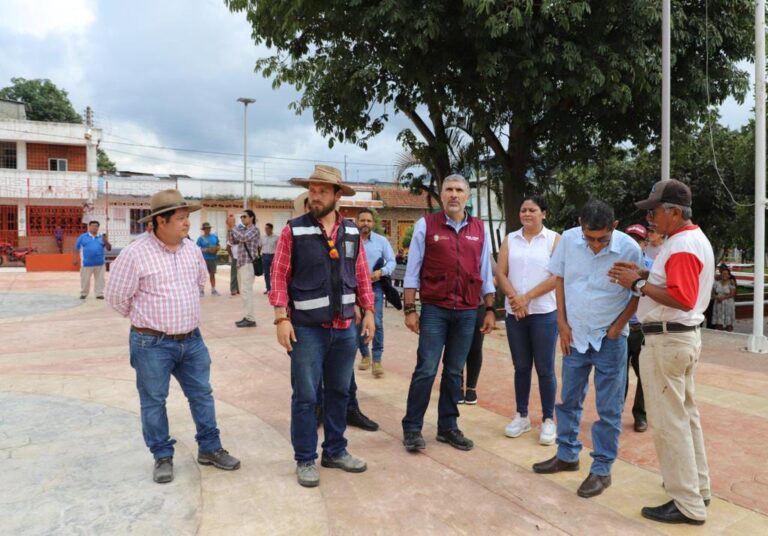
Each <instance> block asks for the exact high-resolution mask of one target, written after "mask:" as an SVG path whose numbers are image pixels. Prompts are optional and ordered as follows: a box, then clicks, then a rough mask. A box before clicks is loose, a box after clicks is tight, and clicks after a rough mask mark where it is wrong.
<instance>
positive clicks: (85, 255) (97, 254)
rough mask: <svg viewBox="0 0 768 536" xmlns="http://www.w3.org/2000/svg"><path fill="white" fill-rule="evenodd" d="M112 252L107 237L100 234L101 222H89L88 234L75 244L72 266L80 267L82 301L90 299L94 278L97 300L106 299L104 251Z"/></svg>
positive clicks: (82, 235) (79, 238) (78, 239)
mask: <svg viewBox="0 0 768 536" xmlns="http://www.w3.org/2000/svg"><path fill="white" fill-rule="evenodd" d="M105 248H106V249H107V251H111V250H112V244H110V243H109V241H108V240H107V235H106V234H103V235H100V234H99V222H97V221H95V220H93V221H89V222H88V232H86V233H83V234H81V235H80V236H79V237H78V238H77V242H75V254H74V257H73V259H72V264H74V265H75V266H77V265H78V264H79V265H80V299H81V300H84V299H85V298H87V297H88V292H89V291H90V289H91V276H93V279H94V284H93V287H94V288H93V291H94V292H95V293H96V299H97V300H103V299H104V270H105V269H104V249H105Z"/></svg>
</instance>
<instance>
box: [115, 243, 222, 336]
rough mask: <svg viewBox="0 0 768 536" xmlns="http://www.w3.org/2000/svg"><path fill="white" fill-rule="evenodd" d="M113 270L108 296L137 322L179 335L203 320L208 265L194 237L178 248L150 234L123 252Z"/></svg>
mask: <svg viewBox="0 0 768 536" xmlns="http://www.w3.org/2000/svg"><path fill="white" fill-rule="evenodd" d="M109 274H110V276H109V280H108V281H107V290H106V292H105V294H104V297H105V298H106V300H107V303H108V304H109V305H110V306H112V308H114V309H115V310H116V311H117V312H118V313H120V314H121V315H123V316H128V317H130V319H131V324H132V325H134V326H136V327H138V328H149V329H154V330H156V331H162V332H163V333H168V334H171V335H178V334H181V333H188V332H190V331H192V330H193V329H195V328H196V327H197V326H198V324H199V323H200V289H202V288H204V287H205V282H206V281H207V279H208V270H207V269H206V267H205V260H203V254H202V253H201V251H200V248H199V247H197V246H196V245H195V243H194V242H192V241H191V240H188V239H185V240H184V241H182V243H181V244H180V245H179V247H178V249H177V250H176V251H175V252H174V251H171V250H170V249H168V247H167V246H166V245H165V244H163V243H162V242H161V241H160V240H159V239H158V238H157V237H155V235H154V234H153V233H146V234H144V235H142V236H141V237H140V238H137V239H136V241H135V242H132V243H131V244H130V245H128V247H126V248H125V249H124V250H123V251H121V252H120V255H118V257H117V260H115V262H114V263H112V267H111V269H110V272H109Z"/></svg>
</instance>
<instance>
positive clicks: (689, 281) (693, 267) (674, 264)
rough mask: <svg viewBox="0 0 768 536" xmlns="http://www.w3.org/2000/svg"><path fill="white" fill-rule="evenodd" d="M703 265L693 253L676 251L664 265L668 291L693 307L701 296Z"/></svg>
mask: <svg viewBox="0 0 768 536" xmlns="http://www.w3.org/2000/svg"><path fill="white" fill-rule="evenodd" d="M702 268H703V265H702V263H701V261H700V260H699V259H698V257H696V255H694V254H692V253H686V252H681V253H674V254H672V256H670V257H669V259H668V260H667V264H665V265H664V270H665V271H666V273H667V292H668V293H669V295H670V296H672V297H673V298H674V299H675V300H677V301H678V302H680V303H681V304H682V305H685V306H686V307H688V308H689V309H693V307H694V306H695V305H696V300H697V298H698V297H699V275H700V274H701V270H702Z"/></svg>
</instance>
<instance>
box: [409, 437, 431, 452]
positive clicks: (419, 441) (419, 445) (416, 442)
mask: <svg viewBox="0 0 768 536" xmlns="http://www.w3.org/2000/svg"><path fill="white" fill-rule="evenodd" d="M403 445H405V450H407V451H408V452H416V451H417V450H424V449H425V448H427V443H426V441H424V436H422V435H421V432H403Z"/></svg>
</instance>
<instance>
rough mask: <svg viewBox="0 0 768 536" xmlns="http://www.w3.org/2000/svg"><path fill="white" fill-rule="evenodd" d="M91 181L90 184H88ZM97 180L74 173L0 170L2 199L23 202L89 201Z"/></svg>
mask: <svg viewBox="0 0 768 536" xmlns="http://www.w3.org/2000/svg"><path fill="white" fill-rule="evenodd" d="M89 182H90V184H89ZM94 184H95V178H93V179H91V181H89V180H88V174H87V173H81V172H72V171H30V170H15V169H0V197H14V198H22V199H35V200H40V199H88V198H89V193H91V194H92V195H91V196H90V197H91V198H93V197H94V195H95V191H94V190H92V188H93V185H94Z"/></svg>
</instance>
